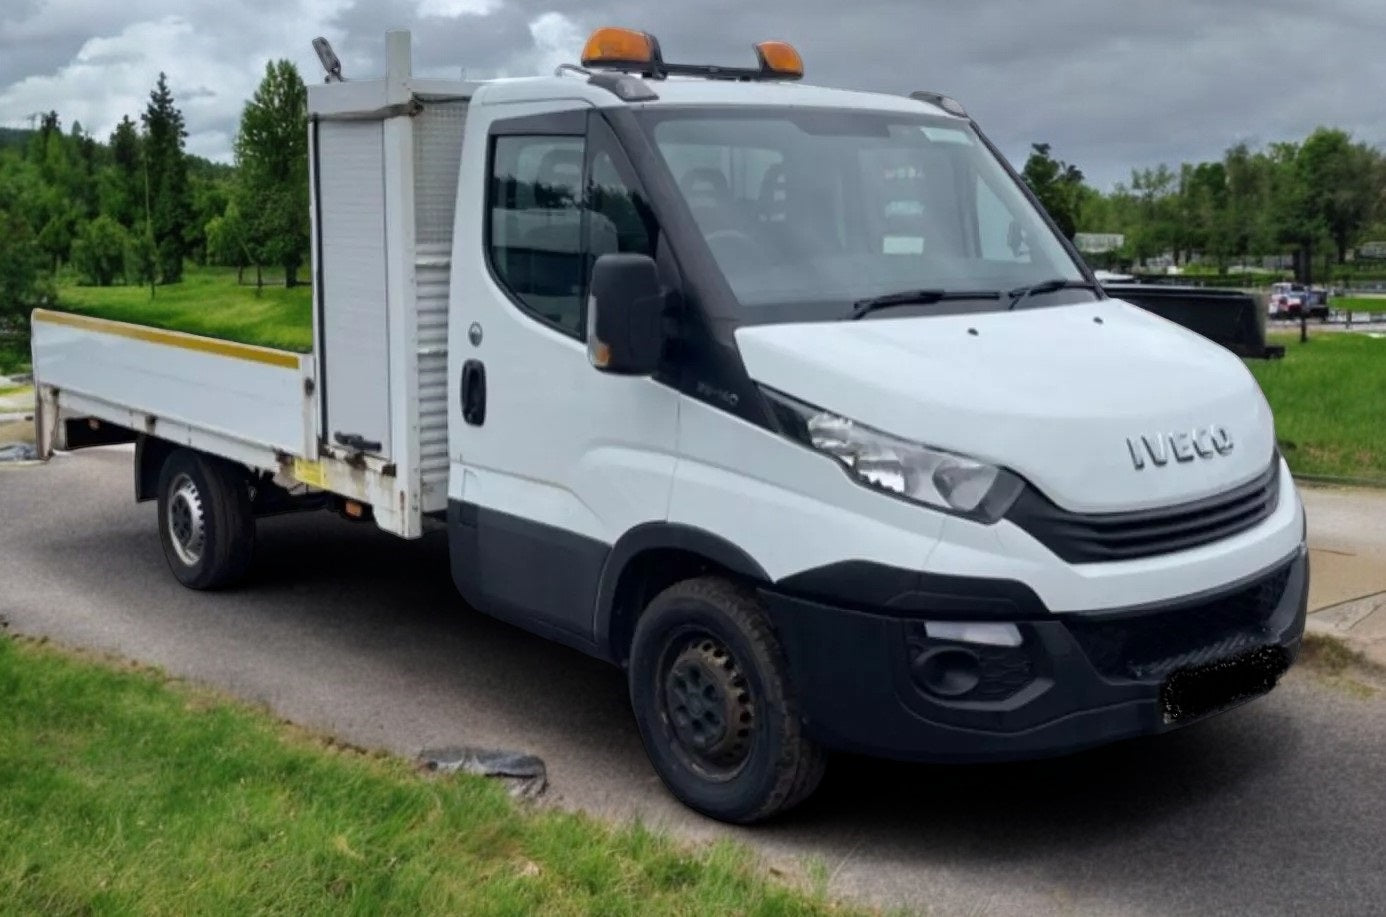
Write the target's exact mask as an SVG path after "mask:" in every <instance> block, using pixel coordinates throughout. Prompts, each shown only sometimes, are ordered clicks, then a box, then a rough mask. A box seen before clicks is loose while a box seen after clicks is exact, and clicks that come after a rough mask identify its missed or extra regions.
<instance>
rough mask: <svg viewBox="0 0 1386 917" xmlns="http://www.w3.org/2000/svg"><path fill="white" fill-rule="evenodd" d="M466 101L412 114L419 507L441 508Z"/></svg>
mask: <svg viewBox="0 0 1386 917" xmlns="http://www.w3.org/2000/svg"><path fill="white" fill-rule="evenodd" d="M466 116H467V103H466V102H465V101H455V102H439V103H429V104H426V105H425V106H424V110H423V112H422V113H421V114H420V115H418V116H417V117H416V118H415V119H414V131H415V134H414V138H415V142H414V226H415V256H416V260H415V271H414V278H415V279H414V283H415V304H416V308H417V309H418V341H419V396H418V397H419V475H420V484H421V487H422V492H421V495H420V503H421V507H422V509H423V511H424V512H436V511H439V510H443V509H446V508H447V481H448V406H449V402H448V289H449V287H450V286H451V281H452V270H451V268H450V258H451V256H452V226H453V216H454V214H455V211H456V206H457V175H458V169H459V168H460V167H461V164H462V131H463V127H464V125H465V122H466Z"/></svg>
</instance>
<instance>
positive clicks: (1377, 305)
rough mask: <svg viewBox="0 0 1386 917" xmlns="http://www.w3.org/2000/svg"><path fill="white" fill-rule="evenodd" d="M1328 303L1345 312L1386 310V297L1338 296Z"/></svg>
mask: <svg viewBox="0 0 1386 917" xmlns="http://www.w3.org/2000/svg"><path fill="white" fill-rule="evenodd" d="M1328 305H1329V306H1330V307H1331V308H1334V309H1339V310H1341V311H1343V312H1346V311H1348V310H1352V311H1353V312H1386V297H1382V298H1380V299H1375V298H1372V297H1369V296H1337V297H1334V298H1333V299H1332V300H1330V301H1329V303H1328Z"/></svg>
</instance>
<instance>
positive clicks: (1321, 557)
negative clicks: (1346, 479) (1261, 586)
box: [1301, 487, 1386, 666]
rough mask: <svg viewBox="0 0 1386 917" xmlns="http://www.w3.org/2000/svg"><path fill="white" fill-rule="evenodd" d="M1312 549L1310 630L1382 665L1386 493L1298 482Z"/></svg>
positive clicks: (1385, 651)
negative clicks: (1344, 641) (1340, 641)
mask: <svg viewBox="0 0 1386 917" xmlns="http://www.w3.org/2000/svg"><path fill="white" fill-rule="evenodd" d="M1301 493H1303V495H1304V506H1305V510H1306V512H1307V513H1308V516H1309V544H1310V547H1311V550H1312V552H1313V557H1312V561H1313V575H1312V578H1311V581H1310V591H1309V606H1310V608H1312V609H1315V614H1313V615H1312V616H1310V618H1309V623H1310V628H1311V629H1312V630H1317V631H1319V632H1321V633H1328V634H1333V635H1335V636H1338V637H1343V638H1345V639H1347V640H1348V641H1349V642H1350V643H1352V644H1353V646H1354V647H1355V648H1356V649H1359V650H1361V651H1362V652H1364V653H1365V654H1366V655H1367V656H1368V657H1369V658H1371V659H1372V660H1373V661H1375V662H1377V663H1378V664H1380V665H1382V666H1386V492H1383V491H1371V490H1357V489H1345V488H1337V489H1335V488H1323V487H1302V488H1301Z"/></svg>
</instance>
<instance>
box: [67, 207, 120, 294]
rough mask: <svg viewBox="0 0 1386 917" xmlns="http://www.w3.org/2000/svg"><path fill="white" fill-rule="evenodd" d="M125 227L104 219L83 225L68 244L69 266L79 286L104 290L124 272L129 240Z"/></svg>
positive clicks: (100, 218) (103, 217)
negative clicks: (70, 254) (71, 267)
mask: <svg viewBox="0 0 1386 917" xmlns="http://www.w3.org/2000/svg"><path fill="white" fill-rule="evenodd" d="M129 238H130V236H129V233H127V232H126V231H125V227H123V226H121V225H120V224H119V223H117V222H116V221H115V220H113V219H111V218H110V217H107V216H100V217H97V218H96V219H94V220H92V221H91V222H90V223H88V224H87V225H85V226H83V227H82V229H81V231H80V232H79V233H78V234H77V241H76V242H74V243H72V266H73V267H75V268H76V269H77V273H78V274H79V275H80V276H81V278H82V282H83V283H89V284H93V285H95V286H99V287H108V286H110V285H111V284H112V283H114V282H115V280H116V278H117V277H119V276H120V275H121V274H122V273H124V270H125V248H126V245H127V244H128V241H129Z"/></svg>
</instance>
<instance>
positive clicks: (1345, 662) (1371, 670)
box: [1299, 633, 1386, 697]
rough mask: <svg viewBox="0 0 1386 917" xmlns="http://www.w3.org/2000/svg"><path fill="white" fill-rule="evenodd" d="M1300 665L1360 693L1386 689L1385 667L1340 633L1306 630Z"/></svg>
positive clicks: (1327, 679)
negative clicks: (1317, 632) (1364, 653)
mask: <svg viewBox="0 0 1386 917" xmlns="http://www.w3.org/2000/svg"><path fill="white" fill-rule="evenodd" d="M1299 665H1300V666H1302V667H1304V668H1305V669H1308V670H1309V671H1311V672H1313V673H1314V674H1315V675H1318V676H1319V677H1321V678H1322V679H1323V680H1324V681H1326V682H1327V683H1328V684H1330V685H1332V686H1334V687H1336V688H1339V689H1341V690H1343V691H1346V692H1347V693H1349V694H1353V695H1356V696H1358V697H1372V696H1374V695H1375V694H1377V692H1379V691H1382V690H1384V689H1386V668H1384V667H1382V666H1380V665H1378V664H1377V663H1375V662H1373V661H1372V660H1370V659H1368V658H1367V657H1366V656H1363V655H1362V654H1361V653H1359V652H1358V651H1357V650H1355V649H1353V648H1352V646H1351V645H1349V644H1348V642H1347V641H1346V640H1343V639H1341V638H1339V637H1334V636H1330V635H1328V634H1316V633H1306V634H1305V635H1304V645H1303V647H1302V648H1301V649H1300V653H1299Z"/></svg>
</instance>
